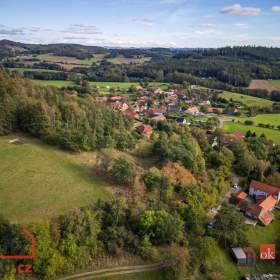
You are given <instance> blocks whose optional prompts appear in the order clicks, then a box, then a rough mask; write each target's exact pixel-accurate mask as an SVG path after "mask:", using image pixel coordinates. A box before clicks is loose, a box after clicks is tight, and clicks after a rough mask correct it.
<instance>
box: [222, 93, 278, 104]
mask: <svg viewBox="0 0 280 280" xmlns="http://www.w3.org/2000/svg"><path fill="white" fill-rule="evenodd" d="M220 97H223V98H225V99H226V100H231V99H232V100H234V101H238V102H240V103H243V104H244V105H246V106H248V107H271V106H272V104H273V102H272V101H270V100H267V99H263V98H258V97H254V96H249V95H245V94H240V93H234V92H223V93H221V94H220Z"/></svg>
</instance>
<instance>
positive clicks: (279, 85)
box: [270, 80, 280, 90]
mask: <svg viewBox="0 0 280 280" xmlns="http://www.w3.org/2000/svg"><path fill="white" fill-rule="evenodd" d="M270 83H271V84H272V85H273V86H275V87H276V88H277V89H278V90H280V80H273V81H270Z"/></svg>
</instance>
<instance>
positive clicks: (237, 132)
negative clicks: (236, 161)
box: [231, 131, 245, 140]
mask: <svg viewBox="0 0 280 280" xmlns="http://www.w3.org/2000/svg"><path fill="white" fill-rule="evenodd" d="M231 135H232V136H234V137H236V138H238V139H241V140H242V139H244V138H245V135H244V134H243V133H242V132H240V131H235V132H233V133H231Z"/></svg>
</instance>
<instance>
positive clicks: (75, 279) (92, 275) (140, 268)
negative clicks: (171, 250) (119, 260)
mask: <svg viewBox="0 0 280 280" xmlns="http://www.w3.org/2000/svg"><path fill="white" fill-rule="evenodd" d="M168 266H169V265H168V264H167V263H166V262H159V263H154V264H148V265H134V266H123V267H115V268H108V269H101V270H95V271H90V272H84V273H78V274H74V275H69V276H66V277H63V278H59V279H58V280H81V279H82V280H92V279H96V278H100V277H108V276H114V275H123V274H130V273H140V272H149V271H155V270H159V269H162V268H164V267H168Z"/></svg>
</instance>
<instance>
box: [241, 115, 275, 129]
mask: <svg viewBox="0 0 280 280" xmlns="http://www.w3.org/2000/svg"><path fill="white" fill-rule="evenodd" d="M236 120H239V121H241V122H243V123H244V121H246V120H248V121H253V122H254V124H255V125H258V124H269V125H274V126H276V127H277V126H280V114H261V115H257V116H255V117H239V118H236Z"/></svg>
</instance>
